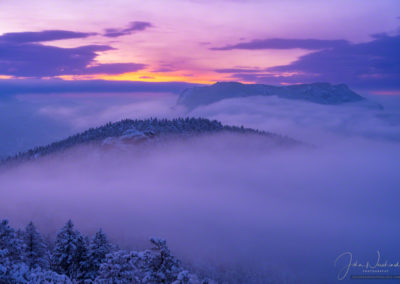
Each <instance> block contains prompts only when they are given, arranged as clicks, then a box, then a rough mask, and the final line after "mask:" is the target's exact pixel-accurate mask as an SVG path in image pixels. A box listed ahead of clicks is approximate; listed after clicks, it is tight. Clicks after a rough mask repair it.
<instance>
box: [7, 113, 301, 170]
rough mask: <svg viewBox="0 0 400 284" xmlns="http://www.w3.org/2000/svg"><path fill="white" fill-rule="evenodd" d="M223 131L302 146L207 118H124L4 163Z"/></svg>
mask: <svg viewBox="0 0 400 284" xmlns="http://www.w3.org/2000/svg"><path fill="white" fill-rule="evenodd" d="M222 132H229V133H240V134H253V135H258V136H263V137H265V138H267V139H268V140H269V141H272V142H274V143H276V144H279V145H295V144H301V143H300V142H298V141H296V140H293V139H291V138H288V137H283V136H280V135H278V134H274V133H269V132H265V131H259V130H255V129H251V128H244V127H237V126H227V125H223V124H222V123H221V122H219V121H216V120H209V119H204V118H176V119H171V120H169V119H157V118H154V119H145V120H131V119H125V120H121V121H118V122H114V123H111V122H110V123H107V124H106V125H103V126H100V127H97V128H90V129H88V130H86V131H84V132H82V133H79V134H76V135H73V136H70V137H68V138H66V139H64V140H61V141H58V142H54V143H52V144H49V145H46V146H41V147H36V148H33V149H31V150H29V151H26V152H23V153H19V154H17V155H15V156H12V157H8V158H7V159H5V160H4V161H3V162H7V161H10V160H13V161H15V160H30V159H35V158H38V157H41V156H45V155H48V154H51V153H55V152H59V151H63V150H67V149H69V148H72V147H74V146H77V145H80V144H87V143H94V144H97V145H102V146H108V145H113V144H115V143H132V144H135V143H141V142H145V141H149V140H153V139H157V138H161V137H170V136H173V135H175V136H179V137H191V136H195V135H200V134H210V133H222Z"/></svg>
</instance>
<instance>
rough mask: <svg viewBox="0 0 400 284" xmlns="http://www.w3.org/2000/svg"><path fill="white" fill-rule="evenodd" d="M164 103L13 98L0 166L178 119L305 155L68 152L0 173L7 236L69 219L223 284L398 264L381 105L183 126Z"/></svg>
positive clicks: (262, 108)
mask: <svg viewBox="0 0 400 284" xmlns="http://www.w3.org/2000/svg"><path fill="white" fill-rule="evenodd" d="M175 101H176V96H175V95H173V94H130V95H129V94H115V95H114V96H111V95H103V96H99V95H87V94H85V95H83V94H71V95H61V96H58V95H57V97H52V98H51V99H49V97H45V96H33V95H31V96H29V95H24V96H19V97H16V98H15V99H13V100H11V101H7V102H0V108H3V109H4V110H9V111H8V112H7V111H3V112H0V113H1V114H0V115H1V119H0V121H1V123H2V124H3V125H2V127H1V129H11V128H12V129H13V130H14V132H4V133H1V138H2V139H1V142H0V143H1V145H0V146H1V150H2V154H3V155H5V154H7V153H10V152H13V151H18V150H21V149H26V148H29V147H31V146H32V145H35V144H40V143H48V142H51V141H52V140H54V139H59V138H63V137H65V136H67V135H70V134H73V133H75V132H76V131H80V130H84V129H86V128H88V127H92V126H97V125H99V124H102V123H105V122H107V121H116V120H119V119H122V118H148V117H155V116H156V117H167V118H172V117H178V116H186V115H189V116H196V117H198V116H201V117H208V118H212V119H218V120H221V121H222V122H223V123H227V124H235V125H244V126H247V127H255V128H259V129H263V130H268V131H272V132H277V133H279V134H282V135H287V136H291V137H294V138H297V139H299V140H302V141H305V142H306V143H309V144H312V145H313V146H315V147H296V148H292V149H287V148H285V149H279V148H271V149H270V150H268V151H260V150H259V149H260V148H262V147H257V145H259V143H263V142H262V140H258V139H254V138H252V140H249V139H250V138H249V137H246V136H238V135H233V134H229V135H228V134H224V135H212V136H210V135H206V136H202V137H197V138H193V139H188V140H183V141H182V140H176V141H169V142H168V143H165V144H158V145H154V144H142V145H138V146H136V147H134V148H132V149H129V150H125V151H123V152H121V151H120V150H117V149H114V150H112V149H111V150H108V151H100V150H99V149H96V148H90V147H87V146H82V147H79V148H76V149H72V150H70V151H67V152H65V153H62V154H59V155H54V156H49V157H47V158H43V159H40V160H37V161H35V162H28V163H26V164H24V165H21V166H19V167H14V168H11V169H8V170H3V171H2V172H1V173H0V196H1V198H0V209H1V217H2V218H3V217H4V218H8V219H10V222H11V225H13V226H15V227H19V226H24V225H25V224H26V223H28V222H29V221H30V220H33V221H34V222H35V223H36V224H37V226H38V228H39V229H40V230H41V232H43V233H44V234H45V235H46V234H48V235H49V236H53V237H54V235H55V233H56V231H57V230H58V229H59V228H60V227H61V226H62V225H63V223H64V222H65V221H66V220H68V219H70V218H71V219H72V220H73V221H74V222H75V224H76V226H77V228H78V229H80V230H81V231H83V232H86V233H93V232H94V231H95V230H96V229H97V228H99V227H102V228H103V229H104V231H105V232H106V233H108V235H109V237H110V238H111V239H112V240H114V241H115V242H117V243H119V244H120V245H121V247H126V248H143V247H147V246H148V241H147V240H148V238H149V237H150V236H159V237H164V238H166V239H167V242H168V244H169V246H170V248H171V249H172V251H173V253H174V254H175V255H176V256H178V257H179V258H181V259H182V260H183V261H184V263H185V264H186V265H187V266H189V267H192V268H193V269H194V270H196V271H199V273H203V274H205V275H207V276H210V277H212V278H215V279H217V280H221V281H226V282H228V283H328V284H329V283H341V282H343V281H345V282H347V281H352V280H349V276H350V275H354V274H362V273H361V270H360V269H356V268H351V269H350V270H349V273H348V274H347V277H346V278H345V280H338V278H341V277H342V276H344V273H345V270H343V268H344V267H345V266H346V263H347V261H348V259H347V256H349V255H350V254H349V253H351V255H352V256H353V261H356V260H357V261H358V262H359V263H366V262H367V261H369V262H371V263H375V262H376V261H377V255H378V254H377V252H378V251H379V254H380V261H381V262H382V263H384V262H385V261H388V262H389V263H395V262H397V261H400V246H399V245H398V243H399V240H400V224H399V220H400V210H399V201H400V190H399V189H400V175H399V170H398V169H399V166H400V144H399V139H400V128H399V126H400V120H399V115H398V114H399V112H398V108H395V107H393V104H390V105H391V106H392V107H391V108H389V109H388V110H384V111H379V110H372V109H365V108H360V107H357V106H323V105H317V104H311V103H306V102H299V101H291V100H283V99H277V98H275V97H268V98H265V97H249V98H239V99H232V100H224V101H220V102H218V103H216V104H213V105H209V106H203V107H199V108H198V109H195V110H194V111H192V113H189V114H187V113H186V112H185V110H184V109H182V108H181V107H176V106H175ZM384 106H385V105H384ZM10 107H14V108H15V109H16V110H18V112H13V111H11V109H10ZM7 127H8V128H7ZM2 131H4V130H2ZM46 133H47V135H46ZM18 139H19V140H18ZM10 141H11V142H10ZM12 141H20V144H16V143H15V142H12ZM7 143H9V144H7ZM343 253H347V254H346V255H345V256H344V257H342V258H339V260H338V261H337V262H336V265H335V260H336V259H337V258H338V257H339V256H340V255H341V254H343ZM390 272H391V273H392V274H398V275H399V274H400V268H397V270H396V269H392V270H391V271H390ZM353 281H354V280H353ZM385 283H390V281H385Z"/></svg>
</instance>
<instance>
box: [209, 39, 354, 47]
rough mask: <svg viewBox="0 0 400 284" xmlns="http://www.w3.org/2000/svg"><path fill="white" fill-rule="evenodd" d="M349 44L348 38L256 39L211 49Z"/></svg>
mask: <svg viewBox="0 0 400 284" xmlns="http://www.w3.org/2000/svg"><path fill="white" fill-rule="evenodd" d="M346 44H348V42H347V41H346V40H322V39H284V38H270V39H256V40H252V41H249V42H242V43H238V44H233V45H226V46H222V47H213V48H211V50H233V49H250V50H252V49H293V48H302V49H309V50H316V49H323V48H330V47H338V46H343V45H346Z"/></svg>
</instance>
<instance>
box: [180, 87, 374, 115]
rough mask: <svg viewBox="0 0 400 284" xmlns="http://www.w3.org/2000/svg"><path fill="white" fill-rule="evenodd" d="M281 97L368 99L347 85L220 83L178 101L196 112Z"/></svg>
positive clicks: (343, 100) (189, 92) (322, 100)
mask: <svg viewBox="0 0 400 284" xmlns="http://www.w3.org/2000/svg"><path fill="white" fill-rule="evenodd" d="M273 95H275V96H278V97H280V98H284V99H294V100H304V101H309V102H313V103H318V104H329V105H338V104H344V103H350V102H360V101H366V99H365V98H364V97H362V96H360V95H358V94H357V93H355V92H354V91H352V90H351V89H350V88H349V87H348V86H347V85H345V84H339V85H332V84H330V83H313V84H301V85H289V86H271V85H263V84H242V83H238V82H217V83H215V84H213V85H210V86H203V87H191V88H187V89H185V90H184V91H183V92H182V93H181V94H180V96H179V98H178V105H184V106H186V107H187V108H188V109H194V108H196V107H198V106H201V105H208V104H212V103H215V102H218V101H221V100H223V99H228V98H239V97H250V96H273Z"/></svg>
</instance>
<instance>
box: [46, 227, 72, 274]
mask: <svg viewBox="0 0 400 284" xmlns="http://www.w3.org/2000/svg"><path fill="white" fill-rule="evenodd" d="M77 247H78V232H76V231H75V230H74V224H73V223H72V221H71V220H69V221H68V222H67V223H66V224H65V225H64V227H63V228H62V229H61V230H60V231H59V232H58V234H57V237H56V242H55V247H54V250H53V254H52V267H53V270H54V271H55V272H57V273H60V274H66V275H67V276H68V277H70V278H71V276H73V275H75V273H74V272H75V271H74V269H75V261H76V259H75V257H76V252H77Z"/></svg>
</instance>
